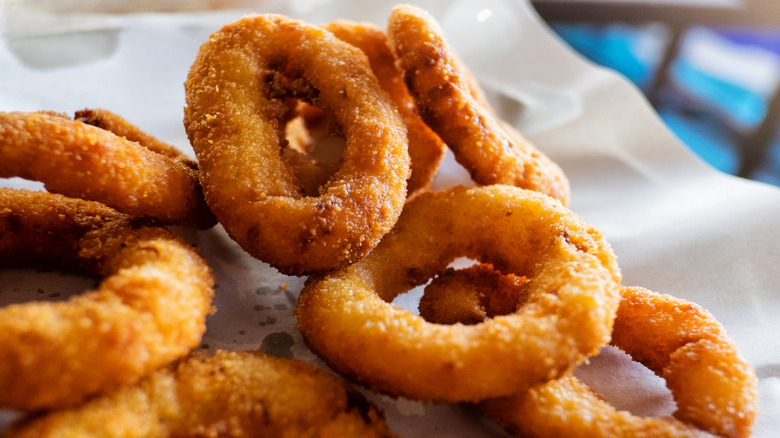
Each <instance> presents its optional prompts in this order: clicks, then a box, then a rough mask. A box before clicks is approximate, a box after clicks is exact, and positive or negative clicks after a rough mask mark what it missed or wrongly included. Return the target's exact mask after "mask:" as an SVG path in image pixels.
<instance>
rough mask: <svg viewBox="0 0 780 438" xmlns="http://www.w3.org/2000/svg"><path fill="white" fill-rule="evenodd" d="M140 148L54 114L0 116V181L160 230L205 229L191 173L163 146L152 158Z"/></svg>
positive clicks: (210, 220) (207, 219)
mask: <svg viewBox="0 0 780 438" xmlns="http://www.w3.org/2000/svg"><path fill="white" fill-rule="evenodd" d="M103 114H107V113H105V112H104V113H103ZM112 117H113V120H115V121H117V122H118V121H119V120H121V119H119V116H116V115H112ZM124 123H125V125H126V126H130V125H129V124H127V122H124ZM134 129H135V130H136V132H140V130H138V129H137V128H134ZM149 138H151V137H150V136H146V137H145V139H146V140H148V139H149ZM147 144H149V143H143V144H139V143H136V142H134V141H131V140H128V139H127V138H124V137H121V136H120V135H117V134H114V133H113V132H111V131H109V130H105V129H101V128H98V127H96V126H92V125H88V124H85V123H82V122H80V121H76V120H72V119H70V118H68V117H67V116H65V115H62V114H55V113H51V112H34V113H25V112H14V113H0V157H3V159H2V161H0V177H4V178H8V177H14V176H18V177H21V178H25V179H30V180H35V181H41V182H43V183H44V184H45V186H46V188H47V189H48V190H49V191H51V192H56V193H60V194H63V195H66V196H71V197H75V198H82V199H89V200H92V201H99V202H102V203H104V204H107V205H109V206H110V207H113V208H115V209H117V210H119V211H121V212H123V213H127V214H130V215H133V216H138V217H150V218H154V219H157V220H159V221H161V222H163V223H166V224H176V225H187V226H194V227H197V228H201V229H205V228H210V227H211V226H213V225H214V224H215V223H216V220H215V218H214V216H213V215H212V214H211V212H210V211H209V209H208V206H207V205H206V203H205V201H204V199H203V194H202V192H201V189H200V185H199V184H198V172H197V170H195V169H193V168H192V166H191V164H190V163H186V162H184V161H183V160H182V159H181V158H178V157H176V158H171V157H170V156H168V154H170V153H171V151H170V147H169V148H168V150H167V151H160V152H156V151H154V148H155V146H153V145H152V146H151V147H149V148H147V147H144V146H146V145H147ZM158 150H159V149H158ZM43 157H45V158H43Z"/></svg>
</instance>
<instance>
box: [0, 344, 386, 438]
mask: <svg viewBox="0 0 780 438" xmlns="http://www.w3.org/2000/svg"><path fill="white" fill-rule="evenodd" d="M61 436H78V437H101V438H103V437H127V436H133V437H147V438H162V437H195V436H198V437H218V436H220V437H222V436H229V437H234V438H240V437H258V436H268V437H344V438H348V437H385V438H389V437H392V436H393V435H392V434H391V433H390V432H389V430H388V428H387V425H386V424H385V422H384V417H383V415H382V413H381V412H380V411H379V410H378V409H377V408H376V407H375V406H373V405H372V404H371V403H370V402H369V401H367V400H366V399H365V398H364V397H363V396H362V395H361V394H359V393H357V392H355V391H354V390H352V389H350V388H349V387H348V386H347V385H346V384H345V383H344V382H343V381H341V380H340V379H337V378H336V377H334V376H332V375H330V374H327V373H325V372H324V371H323V370H321V369H319V368H317V367H315V366H313V365H311V364H309V363H306V362H302V361H297V360H293V359H283V358H277V357H273V356H265V355H262V354H259V353H251V352H227V351H217V352H216V353H215V354H214V355H213V356H205V355H202V354H193V355H192V356H190V357H188V358H186V359H184V360H182V361H180V362H179V363H178V364H176V365H175V366H174V367H172V368H171V369H162V370H159V371H157V372H155V373H153V374H151V375H150V376H148V377H147V378H145V379H143V380H141V381H140V382H138V383H137V384H135V385H131V386H126V387H121V388H118V389H117V390H115V391H112V392H109V393H106V394H103V395H100V396H98V397H97V398H94V399H92V400H89V401H87V402H86V403H85V404H83V405H81V406H76V407H74V408H72V409H67V410H62V411H55V412H53V413H51V414H48V415H44V416H31V417H28V418H23V419H22V420H20V421H19V422H17V423H16V424H14V425H12V426H11V428H10V430H9V431H8V432H7V433H6V435H5V437H6V438H22V437H36V438H45V437H61Z"/></svg>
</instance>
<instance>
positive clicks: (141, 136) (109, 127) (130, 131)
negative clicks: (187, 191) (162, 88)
mask: <svg viewBox="0 0 780 438" xmlns="http://www.w3.org/2000/svg"><path fill="white" fill-rule="evenodd" d="M73 119H74V120H78V121H79V122H83V123H86V124H87V125H92V126H96V127H98V128H100V129H104V130H106V131H110V132H113V133H114V134H116V135H118V136H120V137H124V138H126V139H128V140H130V141H134V142H136V143H138V144H140V145H141V146H143V147H145V148H147V149H149V150H150V151H152V152H156V153H158V154H160V155H165V156H166V157H170V158H173V159H174V160H177V161H181V162H182V163H184V164H186V165H187V166H188V167H191V168H193V169H197V168H198V163H196V162H195V161H194V160H191V159H190V158H189V157H187V155H186V154H184V152H182V151H181V150H180V149H178V148H177V147H175V146H172V145H170V144H168V143H165V142H163V141H160V140H159V139H158V138H157V137H154V136H152V135H149V134H147V133H146V132H144V131H142V130H141V128H139V127H138V126H136V125H134V124H132V123H130V122H129V121H128V120H127V119H125V118H124V117H122V116H120V115H119V114H116V113H114V112H111V111H109V110H106V109H102V108H95V109H90V108H85V109H83V110H79V111H76V114H74V116H73Z"/></svg>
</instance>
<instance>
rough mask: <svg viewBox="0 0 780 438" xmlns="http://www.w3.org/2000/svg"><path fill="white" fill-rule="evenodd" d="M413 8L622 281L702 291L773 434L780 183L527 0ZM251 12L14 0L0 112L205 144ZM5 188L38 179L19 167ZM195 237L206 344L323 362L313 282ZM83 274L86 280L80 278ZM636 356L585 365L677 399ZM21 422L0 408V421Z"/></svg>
mask: <svg viewBox="0 0 780 438" xmlns="http://www.w3.org/2000/svg"><path fill="white" fill-rule="evenodd" d="M395 3H396V2H392V1H371V2H358V3H353V2H348V1H330V2H329V1H322V0H321V1H312V0H309V1H294V0H291V1H289V2H273V4H271V5H269V6H268V7H265V8H259V9H257V10H256V12H280V13H284V14H287V15H290V16H293V17H295V18H302V19H306V20H308V21H310V22H313V23H325V22H329V21H331V20H333V19H336V18H347V19H352V20H366V21H372V22H374V23H376V24H378V25H380V26H384V24H385V22H386V20H387V16H388V14H389V11H390V9H391V8H392V6H394V5H395ZM417 4H418V5H420V6H422V7H424V8H426V9H427V10H429V11H430V12H431V13H432V14H434V16H436V17H437V19H438V20H439V21H440V24H441V25H442V27H443V28H444V30H445V32H446V34H447V37H448V39H449V40H450V41H451V42H452V43H453V45H454V46H455V47H456V49H457V50H458V52H459V54H460V55H461V57H462V58H463V59H464V61H465V62H466V64H467V65H468V66H469V67H470V68H471V69H472V70H473V72H474V73H475V75H476V76H477V78H478V79H479V80H480V83H481V84H482V85H483V86H484V88H485V89H486V91H487V93H488V95H489V96H490V98H491V100H492V102H493V103H494V105H495V107H496V108H497V110H498V111H499V113H500V115H501V116H502V117H504V118H506V119H507V120H508V121H510V122H511V123H512V124H514V125H515V126H516V127H518V128H519V129H520V130H521V131H522V132H523V133H524V134H525V135H526V136H527V137H529V138H530V139H531V140H532V141H533V142H534V143H536V144H537V145H538V146H539V147H540V148H541V149H542V150H543V151H545V152H546V153H547V154H548V155H550V157H551V158H553V159H554V160H555V161H556V162H558V163H559V164H560V165H561V166H562V167H563V169H564V171H565V172H566V174H567V175H568V177H569V179H570V181H571V185H572V203H571V208H572V210H574V211H575V212H577V213H578V214H580V215H581V216H583V217H584V218H585V219H586V220H587V221H588V222H590V223H592V224H594V225H596V226H598V227H600V228H601V229H602V230H603V231H604V233H605V234H606V236H607V239H608V240H609V241H610V243H611V244H612V245H613V247H614V249H615V251H616V253H617V254H618V257H619V261H620V265H621V268H622V270H623V275H624V282H625V284H627V285H639V286H644V287H647V288H649V289H652V290H655V291H658V292H663V293H668V294H672V295H675V296H678V297H681V298H686V299H689V300H691V301H693V302H696V303H698V304H700V305H702V306H703V307H705V308H706V309H708V310H709V311H710V312H711V313H713V315H714V316H715V317H716V318H717V319H718V320H719V321H720V322H721V323H722V324H723V325H724V326H725V327H726V329H727V330H728V331H729V333H730V334H731V335H732V337H733V338H734V340H735V341H736V343H737V344H738V346H739V348H740V349H741V351H742V352H743V353H744V355H745V356H746V357H747V358H748V360H749V361H750V362H751V363H752V364H753V365H754V366H755V368H756V371H757V373H758V376H759V378H760V383H759V392H760V415H759V418H758V421H757V423H756V427H755V433H754V436H756V437H771V436H775V433H776V431H777V430H780V415H779V414H778V412H780V379H779V377H780V318H777V317H776V315H777V314H780V290H778V289H779V288H778V286H776V281H775V280H776V279H777V278H780V276H778V274H779V273H780V268H778V266H780V264H779V263H778V262H780V246H778V245H779V244H778V242H780V227H778V226H776V223H777V219H776V218H777V217H778V216H780V190H778V189H776V188H774V187H769V186H766V185H763V184H759V183H753V182H749V181H744V180H740V179H737V178H734V177H730V176H726V175H722V174H719V173H717V172H716V171H715V170H713V169H711V168H710V167H708V166H707V165H705V164H704V163H703V162H702V161H700V160H699V159H698V158H696V157H695V156H694V155H693V154H692V153H690V152H689V151H688V150H687V149H686V148H685V147H684V146H683V145H681V144H680V143H679V142H678V141H677V140H676V139H675V138H674V137H673V136H672V135H671V134H670V133H669V131H668V130H667V129H666V128H665V127H664V126H663V124H662V123H661V121H660V120H659V118H658V117H657V116H656V114H655V113H654V112H653V111H652V109H651V108H650V107H649V105H648V104H647V102H646V101H645V100H644V99H643V97H642V96H641V94H640V93H639V92H638V91H637V90H636V89H635V88H634V87H632V86H631V85H630V84H629V83H628V82H627V81H625V80H624V79H622V78H620V77H618V76H617V75H615V74H613V73H611V72H608V71H606V70H603V69H600V68H597V67H594V66H593V65H591V64H589V63H588V62H586V61H583V60H582V59H581V58H580V57H578V56H577V55H575V54H573V53H572V52H571V51H570V50H569V49H567V48H566V47H565V46H564V45H563V44H562V43H561V42H559V41H558V39H557V38H556V37H555V36H554V35H553V34H552V32H551V31H550V30H549V29H548V28H547V27H546V26H545V25H544V24H543V23H542V22H541V20H539V18H538V17H537V16H536V15H535V13H534V12H533V10H532V8H531V6H530V5H529V4H528V3H526V2H525V1H510V0H489V1H468V0H462V1H458V2H450V1H444V0H429V1H421V2H417ZM485 11H487V12H485ZM248 12H253V11H246V10H244V11H219V12H209V13H200V14H135V15H97V14H92V15H89V14H71V15H66V16H58V15H47V14H45V13H35V12H25V11H20V10H14V9H11V8H10V7H9V8H7V9H5V10H2V9H0V30H1V31H2V36H3V40H2V43H3V44H1V45H0V66H1V67H0V111H34V110H53V111H61V112H66V113H69V114H73V112H74V111H76V110H79V109H82V108H85V107H90V108H101V107H102V108H107V109H110V110H112V111H114V112H117V113H119V114H121V115H123V116H125V117H126V118H127V119H129V120H130V121H132V122H133V123H135V124H137V125H138V126H140V127H142V128H143V129H144V130H146V131H147V132H149V133H150V134H153V135H155V136H157V137H159V138H160V139H162V140H164V141H167V142H169V143H171V144H174V145H176V146H178V147H180V148H181V149H182V150H184V151H185V152H187V153H188V154H192V150H191V148H190V146H189V144H188V142H187V139H186V135H185V132H184V128H183V126H182V107H183V105H184V88H183V81H184V78H185V76H186V74H187V71H188V68H189V65H190V63H191V62H192V60H193V59H194V57H195V53H196V52H197V49H198V46H199V45H200V44H201V43H202V42H203V41H205V40H206V38H207V37H208V35H209V34H210V33H211V32H213V31H215V30H217V29H218V28H219V27H221V26H222V25H224V24H226V23H228V22H230V21H232V20H234V19H236V18H239V17H240V16H242V15H244V14H245V13H248ZM456 184H470V182H469V181H468V177H467V175H466V173H465V172H464V171H463V169H461V168H460V167H459V166H458V165H457V164H455V163H454V161H453V160H452V157H451V156H448V158H447V160H446V162H445V164H444V166H443V168H442V170H441V172H440V175H439V176H438V178H437V181H436V184H435V187H436V188H444V187H449V186H452V185H456ZM0 185H3V186H15V187H33V188H40V185H39V184H36V183H30V182H27V181H23V180H19V179H12V180H0ZM185 234H187V237H188V238H189V239H190V240H191V241H193V242H194V243H196V244H197V245H198V246H200V247H201V248H202V251H203V253H204V255H205V257H206V258H207V260H208V262H209V263H210V265H211V266H212V268H213V269H214V272H215V274H216V277H217V283H218V288H217V292H218V294H217V299H216V303H215V304H216V306H217V308H218V311H217V313H216V314H215V315H213V316H212V317H211V318H209V320H208V327H209V329H208V332H207V334H206V336H205V338H204V340H203V344H204V346H203V348H210V349H216V348H227V349H249V350H257V349H261V350H263V351H268V352H271V353H274V354H279V355H283V356H289V357H295V358H298V359H303V360H307V361H311V362H314V363H318V364H320V365H321V364H322V363H321V362H320V361H319V360H318V359H317V358H315V357H314V356H313V355H312V354H311V353H310V352H309V351H308V350H307V348H306V347H305V346H304V345H303V343H302V340H301V337H300V335H299V333H298V331H297V328H296V321H295V319H294V317H293V314H292V311H293V308H294V306H295V303H296V299H297V294H298V292H299V291H300V288H301V287H302V284H303V280H302V279H300V278H296V277H288V276H282V275H280V274H278V273H277V272H276V271H275V270H274V269H272V268H270V267H268V266H267V265H265V264H263V263H261V262H259V261H257V260H255V259H253V258H251V257H250V256H248V255H247V254H246V253H245V252H243V251H242V250H241V249H240V248H239V247H238V246H237V245H236V244H235V243H234V242H233V241H231V240H230V239H229V238H228V237H227V236H226V234H225V233H224V231H223V230H222V229H221V228H220V227H215V228H214V229H213V230H209V231H205V232H189V233H185ZM32 275H33V274H32V273H31V272H30V273H29V276H32ZM27 277H28V275H27V274H25V275H19V272H18V271H9V270H4V271H0V305H2V304H3V303H4V302H9V301H24V300H25V299H33V298H36V297H37V296H36V295H39V293H38V290H41V291H45V293H59V292H58V291H59V288H61V283H62V280H61V279H60V277H59V276H58V275H48V276H46V275H43V276H36V278H35V279H34V280H33V281H31V282H29V281H27V279H28V278H27ZM74 284H76V285H77V286H73V287H72V288H74V287H75V288H76V289H78V287H81V286H83V281H81V282H80V281H78V280H75V281H74ZM18 289H21V291H17V290H18ZM12 290H13V291H14V294H15V295H14V297H13V298H11V297H9V295H10V293H9V292H10V291H12ZM51 291H57V292H51ZM415 299H416V296H415V294H408V296H403V297H401V299H399V300H398V301H397V303H398V304H400V305H403V306H404V307H407V308H410V309H413V308H414V306H415ZM624 356H625V355H622V353H620V352H619V351H617V350H615V349H612V348H607V349H606V351H605V352H604V353H603V354H601V355H600V356H598V357H597V358H595V359H594V360H593V361H592V362H593V364H592V365H591V366H590V367H588V368H587V369H580V370H578V371H577V374H578V375H579V376H581V377H583V378H584V379H586V380H587V381H589V382H600V383H598V384H597V388H598V389H599V390H601V391H602V392H603V393H605V394H606V395H607V396H608V397H609V399H610V400H611V401H612V402H613V403H614V404H615V405H616V406H618V407H621V408H626V409H630V410H632V411H633V412H636V413H639V414H642V415H658V414H661V415H666V414H669V413H670V412H671V411H672V410H673V409H674V407H673V402H672V401H671V399H670V397H669V394H668V391H666V390H665V388H664V387H663V382H662V381H660V379H657V378H655V377H654V376H651V375H650V374H649V373H647V372H646V370H644V369H643V368H642V367H640V366H638V365H636V364H634V363H631V362H630V361H628V360H627V359H626V358H625V357H624ZM607 370H608V371H607ZM614 370H617V371H614ZM0 390H1V389H0ZM370 397H371V398H372V399H373V400H374V401H375V402H377V404H379V405H380V407H381V408H382V409H384V411H385V414H386V416H387V418H388V422H389V424H390V427H391V429H392V430H393V431H394V432H395V433H397V434H398V435H400V436H403V437H429V436H447V437H480V436H497V435H498V436H501V434H502V432H500V431H498V430H497V428H496V427H495V426H494V425H492V424H490V423H489V422H487V421H485V420H484V419H482V417H481V416H480V415H479V414H477V413H476V412H475V411H474V410H473V409H472V408H471V407H470V406H467V405H430V404H422V403H417V402H412V401H407V400H402V399H401V400H392V399H390V398H388V397H384V396H378V395H374V394H370ZM14 417H15V414H13V413H10V412H2V411H0V431H1V430H2V429H3V428H4V427H5V426H6V425H7V424H8V422H9V421H11V419H12V418H14Z"/></svg>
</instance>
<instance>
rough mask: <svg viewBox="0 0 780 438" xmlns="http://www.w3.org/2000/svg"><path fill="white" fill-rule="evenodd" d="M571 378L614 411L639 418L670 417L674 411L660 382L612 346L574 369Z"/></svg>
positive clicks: (659, 379)
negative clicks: (591, 389) (626, 412)
mask: <svg viewBox="0 0 780 438" xmlns="http://www.w3.org/2000/svg"><path fill="white" fill-rule="evenodd" d="M574 375H575V376H576V377H577V378H578V379H580V380H581V381H582V382H583V383H585V384H586V385H588V386H590V387H591V388H593V389H594V390H595V391H596V392H598V393H599V395H601V396H602V397H603V398H604V399H605V400H606V401H607V402H608V403H609V404H610V405H612V406H614V407H615V408H616V409H618V410H621V411H628V412H630V413H632V414H634V415H636V416H639V417H647V418H649V417H671V415H672V413H673V412H674V411H675V410H676V409H677V404H676V403H675V401H674V399H673V398H672V392H671V391H670V390H669V388H667V387H666V382H665V381H664V379H662V378H661V377H658V376H657V375H655V374H654V373H653V372H652V371H650V370H649V369H648V368H647V367H645V366H644V365H642V364H640V363H638V362H636V361H634V360H633V359H632V358H631V356H629V355H628V354H626V353H625V352H623V351H622V350H620V349H619V348H617V347H614V346H612V345H607V346H605V347H604V348H602V349H601V351H600V352H599V354H598V355H596V356H594V357H592V358H590V360H589V361H588V362H587V363H585V364H582V365H580V366H579V367H577V368H576V369H575V370H574ZM628 394H630V397H627V396H626V395H628Z"/></svg>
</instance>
